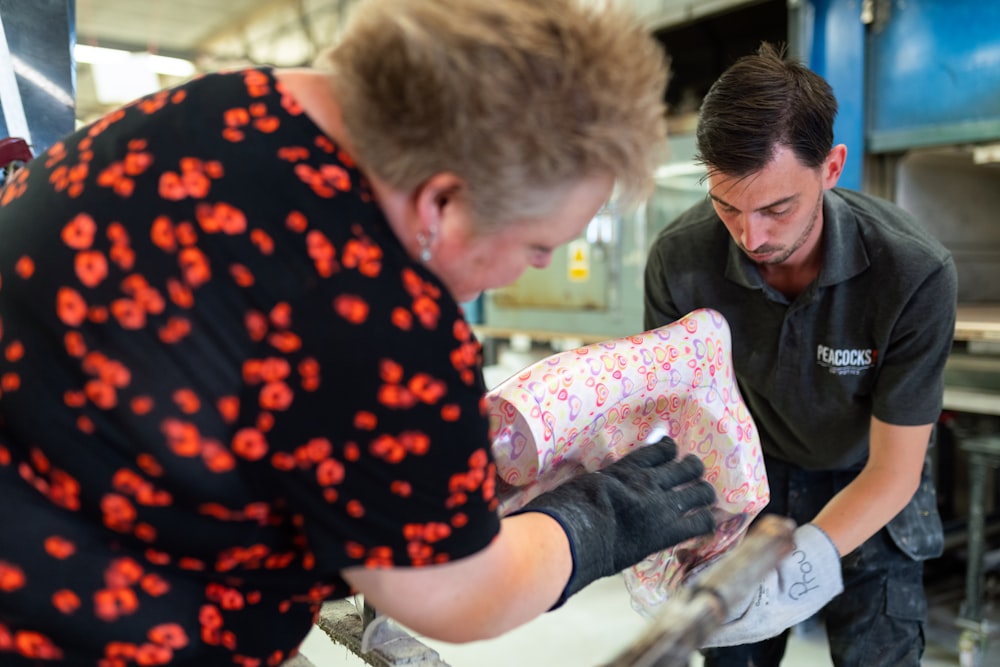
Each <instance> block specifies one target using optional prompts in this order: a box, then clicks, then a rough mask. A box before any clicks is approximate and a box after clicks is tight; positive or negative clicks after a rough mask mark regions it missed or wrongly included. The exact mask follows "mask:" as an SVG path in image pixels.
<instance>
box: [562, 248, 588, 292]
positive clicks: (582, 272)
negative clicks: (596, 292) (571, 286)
mask: <svg viewBox="0 0 1000 667" xmlns="http://www.w3.org/2000/svg"><path fill="white" fill-rule="evenodd" d="M566 251H567V254H568V255H569V262H568V264H569V279H570V280H571V281H575V282H582V281H584V280H590V244H589V243H587V241H586V240H584V239H576V240H575V241H571V242H570V244H569V245H568V246H567V247H566Z"/></svg>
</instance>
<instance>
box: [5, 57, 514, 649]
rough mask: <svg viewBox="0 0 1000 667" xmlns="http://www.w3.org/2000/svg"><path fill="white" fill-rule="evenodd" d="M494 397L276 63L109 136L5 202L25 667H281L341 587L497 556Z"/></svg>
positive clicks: (78, 136)
mask: <svg viewBox="0 0 1000 667" xmlns="http://www.w3.org/2000/svg"><path fill="white" fill-rule="evenodd" d="M483 390H484V387H483V384H482V374H481V356H480V348H479V344H478V343H477V342H476V340H475V338H474V337H473V335H472V332H471V329H470V327H469V326H468V324H467V323H466V321H465V320H464V318H463V315H462V312H461V309H460V307H459V306H458V304H456V303H455V301H454V300H453V299H452V298H451V296H450V295H449V294H448V293H447V291H446V290H445V288H444V287H443V285H442V284H441V283H440V281H438V280H437V279H436V278H435V277H434V276H433V275H432V274H431V273H429V272H427V271H426V270H425V269H424V268H423V267H422V266H421V265H419V264H418V263H416V262H414V261H412V260H411V259H410V258H409V257H408V255H407V254H406V252H405V251H404V249H403V248H402V247H401V246H400V244H399V242H398V241H397V240H396V238H395V237H394V236H393V234H392V232H391V231H390V229H389V226H388V224H387V222H386V220H385V218H384V216H383V215H382V213H381V211H380V210H379V208H378V207H377V206H376V204H375V203H374V201H373V198H372V195H371V192H370V190H369V188H368V187H367V184H366V183H365V181H364V179H363V177H362V175H361V174H360V172H358V171H357V169H356V168H355V166H354V164H353V161H352V159H351V157H350V156H349V155H347V154H345V153H344V152H343V151H342V150H341V149H340V148H339V147H338V146H336V145H335V144H334V143H333V142H332V141H331V140H330V139H329V138H328V137H326V136H325V135H324V134H323V133H322V132H321V131H320V130H319V129H318V128H317V126H316V125H315V124H314V123H313V122H312V121H311V120H310V119H309V118H308V117H307V116H306V115H305V114H304V113H303V112H302V109H301V108H300V107H299V106H298V104H297V103H296V101H295V100H294V99H293V98H292V97H291V96H290V95H289V94H287V92H285V91H283V90H282V87H281V85H280V83H279V82H278V81H277V80H276V79H275V78H274V76H273V74H272V72H271V71H270V70H268V69H266V68H256V69H247V70H240V71H234V72H226V73H218V74H212V75H206V76H203V77H200V78H198V79H196V80H193V81H191V82H189V83H187V84H185V85H182V86H180V87H177V88H173V89H169V90H165V91H162V92H160V93H157V94H154V95H151V96H148V97H146V98H142V99H140V100H137V101H136V102H134V103H132V104H130V105H128V106H126V107H124V108H122V109H120V110H117V111H115V112H112V113H110V114H109V115H107V116H106V117H104V118H103V119H101V120H100V121H98V122H96V123H94V124H92V125H90V126H87V127H84V128H82V129H81V130H79V131H77V132H76V133H75V134H73V135H72V136H70V137H68V138H66V139H65V140H63V141H61V142H59V143H57V144H55V145H54V146H53V147H52V148H51V149H50V150H49V151H48V152H46V153H44V154H42V155H40V156H38V157H37V158H35V159H34V160H33V161H32V162H31V163H29V165H28V166H27V167H26V168H25V169H23V170H21V171H19V172H18V173H16V174H15V175H14V177H13V178H12V179H11V180H10V182H8V184H7V185H6V187H5V188H4V189H3V190H2V191H0V526H2V533H0V534H2V535H3V539H2V540H0V663H2V664H5V665H6V664H31V665H35V664H39V663H38V661H39V660H41V661H43V662H44V663H45V664H99V665H101V666H102V667H125V666H128V665H162V664H170V663H171V662H172V661H176V662H184V664H205V665H223V664H236V665H247V666H256V665H276V664H280V663H281V662H282V661H284V660H286V659H287V658H289V657H290V656H292V655H294V652H295V650H296V647H297V646H298V644H299V643H300V642H301V640H302V639H303V638H304V636H305V635H306V633H307V632H308V631H309V628H310V624H311V621H312V620H313V619H314V616H315V614H316V612H317V610H318V607H319V605H320V603H321V602H322V601H323V600H326V599H330V598H336V597H343V596H345V595H348V594H349V593H350V590H349V587H348V586H347V584H346V583H345V582H344V581H343V579H342V578H341V577H340V574H339V573H340V571H341V570H342V569H344V568H346V567H352V566H359V565H365V566H369V567H388V566H423V565H432V564H436V563H443V562H447V561H449V560H453V559H456V558H461V557H464V556H467V555H470V554H472V553H474V552H476V551H478V550H480V549H482V548H483V547H485V546H486V545H487V544H488V543H489V542H490V541H491V540H492V539H493V538H494V537H495V535H496V533H497V532H498V530H499V518H498V516H497V514H496V499H495V495H494V491H495V490H494V486H493V485H494V464H493V461H492V458H491V455H490V453H489V440H488V423H487V419H486V416H485V413H484V406H483V402H482V395H483ZM185 661H188V662H185Z"/></svg>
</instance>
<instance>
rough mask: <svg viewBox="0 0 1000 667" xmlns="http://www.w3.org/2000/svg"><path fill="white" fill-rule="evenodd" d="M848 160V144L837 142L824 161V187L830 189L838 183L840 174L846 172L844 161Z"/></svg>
mask: <svg viewBox="0 0 1000 667" xmlns="http://www.w3.org/2000/svg"><path fill="white" fill-rule="evenodd" d="M846 161H847V146H845V145H844V144H837V145H836V146H834V147H833V148H831V149H830V152H829V153H828V154H827V156H826V160H825V161H824V162H823V189H824V190H829V189H830V188H832V187H834V186H836V185H837V181H839V180H840V175H841V174H843V173H844V163H845V162H846Z"/></svg>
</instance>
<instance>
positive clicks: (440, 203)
mask: <svg viewBox="0 0 1000 667" xmlns="http://www.w3.org/2000/svg"><path fill="white" fill-rule="evenodd" d="M465 195H466V186H465V181H464V180H463V179H462V178H461V177H460V176H458V175H457V174H454V173H452V172H450V171H443V172H440V173H437V174H434V175H433V176H431V177H430V178H428V179H427V180H426V181H424V182H423V183H422V184H420V186H419V187H418V188H417V190H416V192H415V195H414V196H415V202H414V204H415V206H414V208H415V210H416V212H417V221H418V226H419V230H418V231H420V232H422V233H424V234H427V235H429V236H434V235H435V234H436V233H437V231H438V230H440V229H442V227H444V221H445V218H446V217H447V216H450V215H455V214H456V213H459V212H460V210H461V209H463V208H464V207H465V206H466V205H467V202H466V196H465Z"/></svg>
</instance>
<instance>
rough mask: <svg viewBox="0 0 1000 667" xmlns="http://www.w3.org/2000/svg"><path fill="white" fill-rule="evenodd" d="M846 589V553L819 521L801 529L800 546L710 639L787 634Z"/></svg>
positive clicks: (725, 641) (721, 641) (737, 640)
mask: <svg viewBox="0 0 1000 667" xmlns="http://www.w3.org/2000/svg"><path fill="white" fill-rule="evenodd" d="M843 590H844V583H843V580H842V578H841V574H840V554H839V553H837V548H836V547H835V546H834V545H833V542H832V541H831V540H830V538H829V537H828V536H827V534H826V533H824V532H823V529H821V528H820V527H819V526H817V525H815V524H812V523H807V524H805V525H802V526H799V528H798V529H796V531H795V551H793V552H792V553H791V554H790V555H788V556H786V557H785V558H784V559H783V560H782V561H781V562H780V563H779V564H778V567H777V568H775V569H774V570H772V571H771V573H770V574H769V575H768V576H767V577H766V578H765V579H764V581H763V582H761V584H760V585H759V586H758V587H757V589H756V591H755V592H754V593H753V595H751V596H750V598H749V599H748V600H746V601H744V603H742V604H740V605H738V606H737V608H736V609H735V610H733V611H734V613H731V614H730V620H729V621H728V622H727V623H726V624H725V625H723V626H722V627H721V628H719V629H718V630H717V631H716V632H715V633H714V634H713V635H712V636H711V637H710V638H709V640H708V642H706V643H705V645H704V646H703V648H707V647H710V646H738V645H742V644H752V643H754V642H758V641H763V640H764V639H768V638H770V637H774V636H776V635H779V634H781V633H782V632H783V631H784V630H785V629H787V628H790V627H792V626H793V625H795V624H796V623H801V622H802V621H804V620H806V619H807V618H809V617H811V616H812V615H813V614H815V613H816V612H818V611H819V610H820V609H822V608H823V607H824V606H826V603H827V602H829V601H830V600H832V599H833V598H834V597H835V596H837V595H839V594H840V592H841V591H843Z"/></svg>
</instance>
